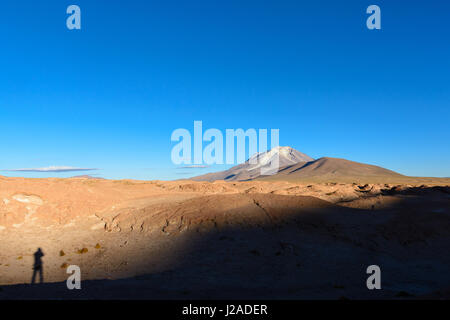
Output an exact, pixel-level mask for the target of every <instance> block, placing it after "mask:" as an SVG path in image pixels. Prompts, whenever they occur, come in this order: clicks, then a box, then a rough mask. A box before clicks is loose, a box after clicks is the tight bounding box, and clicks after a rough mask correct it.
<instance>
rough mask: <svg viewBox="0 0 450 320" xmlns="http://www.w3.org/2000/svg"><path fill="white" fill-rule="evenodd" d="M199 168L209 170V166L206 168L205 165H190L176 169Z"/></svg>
mask: <svg viewBox="0 0 450 320" xmlns="http://www.w3.org/2000/svg"><path fill="white" fill-rule="evenodd" d="M199 168H209V166H207V165H192V166H184V167H178V169H199Z"/></svg>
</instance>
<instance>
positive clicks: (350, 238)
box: [0, 177, 450, 299]
mask: <svg viewBox="0 0 450 320" xmlns="http://www.w3.org/2000/svg"><path fill="white" fill-rule="evenodd" d="M355 181H357V180H356V179H355ZM449 185H450V180H449V179H425V180H421V179H419V178H417V179H416V180H414V179H412V180H407V179H406V178H405V179H404V180H402V181H400V182H398V183H396V182H395V181H389V182H387V183H381V182H380V181H377V183H372V184H371V183H367V184H362V183H359V182H358V183H352V182H349V181H345V183H344V182H339V181H336V182H308V181H297V182H295V181H289V182H288V181H249V182H194V181H188V180H186V181H171V182H161V181H148V182H147V181H145V182H144V181H131V180H121V181H112V180H100V179H85V178H76V179H75V178H74V179H25V178H6V177H0V285H1V286H0V298H1V299H22V298H30V299H41V298H44V299H46V298H52V299H71V298H100V299H109V298H117V299H147V298H148V299H195V298H202V299H241V298H247V299H322V298H325V299H339V298H348V299H380V298H388V299H404V298H413V299H414V298H449V297H450V272H449V271H450V255H449V254H448V253H449V252H450V188H449ZM38 248H41V249H42V252H43V254H44V256H43V257H42V261H43V271H44V282H45V283H44V284H34V285H30V281H31V277H32V273H33V270H32V268H33V263H34V253H35V252H36V250H37V249H38ZM374 264H375V265H378V266H380V268H381V282H382V289H381V290H368V289H367V287H366V279H367V277H368V275H367V274H366V268H367V267H368V266H369V265H374ZM69 265H78V266H80V268H81V272H82V280H83V282H82V289H81V290H72V291H70V290H68V289H67V288H66V283H65V281H66V279H67V277H68V275H67V273H66V268H67V266H69Z"/></svg>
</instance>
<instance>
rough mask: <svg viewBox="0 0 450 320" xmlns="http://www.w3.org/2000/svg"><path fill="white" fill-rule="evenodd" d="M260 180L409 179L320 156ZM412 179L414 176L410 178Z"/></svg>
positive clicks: (395, 173) (376, 167) (383, 180)
mask: <svg viewBox="0 0 450 320" xmlns="http://www.w3.org/2000/svg"><path fill="white" fill-rule="evenodd" d="M259 179H260V180H288V181H289V180H291V181H293V180H311V181H326V182H332V181H336V182H360V181H368V182H372V183H375V182H378V181H379V182H386V183H387V182H391V181H393V180H398V181H403V180H405V179H411V178H410V177H406V176H403V175H401V174H399V173H397V172H394V171H391V170H388V169H384V168H382V167H378V166H374V165H369V164H364V163H359V162H354V161H349V160H345V159H337V158H328V157H324V158H320V159H317V160H315V161H311V162H307V163H304V162H302V163H298V164H295V165H292V166H288V167H285V168H282V169H281V170H280V171H279V172H278V173H277V174H276V175H273V176H266V177H260V178H259ZM412 179H414V178H412Z"/></svg>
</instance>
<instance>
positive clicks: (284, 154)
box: [191, 147, 314, 181]
mask: <svg viewBox="0 0 450 320" xmlns="http://www.w3.org/2000/svg"><path fill="white" fill-rule="evenodd" d="M277 157H278V165H277ZM310 161H314V159H313V158H311V157H310V156H308V155H306V154H304V153H301V152H300V151H297V150H295V149H293V148H291V147H276V148H273V149H271V150H269V151H266V152H261V153H256V154H254V155H253V156H251V157H250V159H248V160H247V161H246V162H244V163H242V164H240V165H237V166H235V167H233V168H230V169H228V170H225V171H220V172H214V173H208V174H205V175H201V176H198V177H194V178H191V179H192V180H197V181H215V180H248V179H254V178H256V177H258V176H260V175H264V174H267V173H265V172H273V169H275V172H274V173H276V171H278V168H280V169H281V168H284V167H286V166H290V165H294V164H297V163H300V162H303V163H306V162H310Z"/></svg>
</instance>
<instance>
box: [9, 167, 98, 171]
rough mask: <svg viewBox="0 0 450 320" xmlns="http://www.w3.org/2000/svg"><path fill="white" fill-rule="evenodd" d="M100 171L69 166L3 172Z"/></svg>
mask: <svg viewBox="0 0 450 320" xmlns="http://www.w3.org/2000/svg"><path fill="white" fill-rule="evenodd" d="M93 170H98V169H96V168H76V167H68V166H50V167H44V168H28V169H12V170H3V171H10V172H75V171H93Z"/></svg>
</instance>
